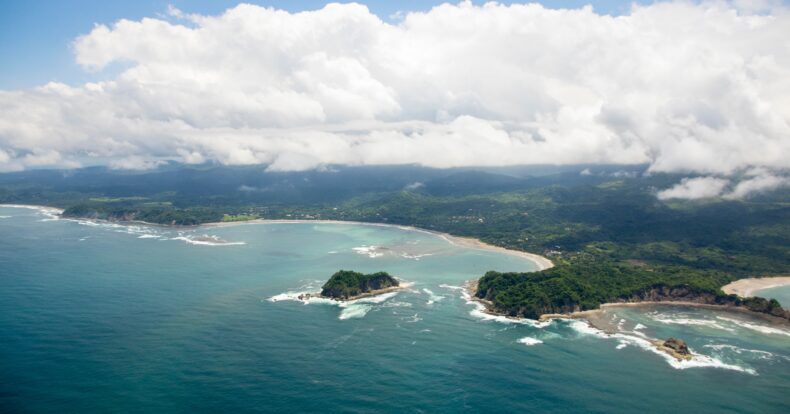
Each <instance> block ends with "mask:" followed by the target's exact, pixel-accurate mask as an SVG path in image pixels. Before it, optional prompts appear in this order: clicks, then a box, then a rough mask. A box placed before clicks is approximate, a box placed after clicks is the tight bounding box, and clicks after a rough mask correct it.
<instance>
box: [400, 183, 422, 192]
mask: <svg viewBox="0 0 790 414" xmlns="http://www.w3.org/2000/svg"><path fill="white" fill-rule="evenodd" d="M422 187H425V184H423V183H421V182H419V181H415V182H413V183H411V184H408V185H407V186H405V187H403V189H404V190H406V191H414V190H419V189H420V188H422Z"/></svg>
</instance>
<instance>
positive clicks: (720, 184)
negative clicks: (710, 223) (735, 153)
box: [656, 168, 790, 200]
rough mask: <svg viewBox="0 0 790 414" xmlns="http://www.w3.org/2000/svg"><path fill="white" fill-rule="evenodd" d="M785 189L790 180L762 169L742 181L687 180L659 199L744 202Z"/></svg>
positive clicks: (713, 177) (665, 191)
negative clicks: (759, 195)
mask: <svg viewBox="0 0 790 414" xmlns="http://www.w3.org/2000/svg"><path fill="white" fill-rule="evenodd" d="M783 187H790V178H788V177H787V176H786V175H781V174H776V173H774V172H770V171H767V170H764V169H759V168H758V169H752V170H749V171H747V172H746V173H745V174H744V175H743V176H742V177H738V179H728V178H722V177H715V176H707V177H696V178H684V179H683V180H681V181H680V183H678V184H676V185H675V186H673V187H671V188H668V189H665V190H662V191H659V192H658V193H657V194H656V196H657V197H658V198H659V199H660V200H670V199H690V200H697V199H704V198H716V197H721V198H724V199H728V200H740V199H743V198H747V197H751V196H754V195H758V194H763V193H767V192H769V191H773V190H776V189H779V188H783Z"/></svg>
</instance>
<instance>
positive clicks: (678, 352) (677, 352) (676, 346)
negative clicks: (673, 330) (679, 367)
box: [654, 337, 692, 361]
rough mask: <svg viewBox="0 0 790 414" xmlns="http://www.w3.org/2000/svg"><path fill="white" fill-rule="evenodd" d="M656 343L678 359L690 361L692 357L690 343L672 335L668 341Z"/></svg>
mask: <svg viewBox="0 0 790 414" xmlns="http://www.w3.org/2000/svg"><path fill="white" fill-rule="evenodd" d="M654 345H655V346H656V348H658V349H659V350H661V351H664V352H666V353H667V354H669V355H671V356H672V357H673V358H675V359H677V360H678V361H688V360H690V359H691V358H692V355H691V351H689V347H688V345H686V342H685V341H683V340H682V339H677V338H672V337H670V338H669V339H667V340H666V341H656V342H654Z"/></svg>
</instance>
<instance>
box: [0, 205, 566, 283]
mask: <svg viewBox="0 0 790 414" xmlns="http://www.w3.org/2000/svg"><path fill="white" fill-rule="evenodd" d="M0 207H12V208H30V209H36V210H41V209H45V210H50V211H52V212H53V213H57V214H62V213H63V211H64V210H63V209H61V208H57V207H49V206H41V205H33V204H0ZM85 220H97V221H109V220H102V219H85ZM128 223H136V224H145V225H148V226H160V227H186V228H195V227H198V228H199V227H204V228H212V227H230V226H239V225H250V224H305V223H311V224H354V225H362V226H378V227H393V228H398V229H401V230H410V231H416V232H421V233H427V234H432V235H434V236H438V237H440V238H442V239H444V240H446V241H447V242H449V243H450V244H452V245H455V246H461V247H467V248H471V249H476V250H486V251H491V252H497V253H503V254H507V255H511V256H517V257H521V258H524V259H527V260H529V261H531V262H533V263H535V265H537V269H536V270H535V271H536V272H539V271H541V270H546V269H550V268H552V267H554V262H552V261H551V260H549V259H548V258H547V257H544V256H541V255H539V254H536V253H529V252H524V251H521V250H512V249H507V248H504V247H500V246H494V245H493V244H488V243H486V242H483V241H482V240H479V239H475V238H472V237H463V236H453V235H452V234H449V233H443V232H440V231H435V230H428V229H423V228H420V227H415V226H408V225H400V224H389V223H370V222H365V221H345V220H299V219H254V220H245V221H230V222H224V221H215V222H209V223H202V224H198V225H196V226H170V225H167V224H159V223H149V222H147V221H142V220H131V221H128Z"/></svg>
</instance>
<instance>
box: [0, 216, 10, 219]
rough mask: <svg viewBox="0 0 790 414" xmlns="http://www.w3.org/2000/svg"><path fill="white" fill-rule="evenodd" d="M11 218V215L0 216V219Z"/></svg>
mask: <svg viewBox="0 0 790 414" xmlns="http://www.w3.org/2000/svg"><path fill="white" fill-rule="evenodd" d="M6 218H11V216H0V219H6Z"/></svg>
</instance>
